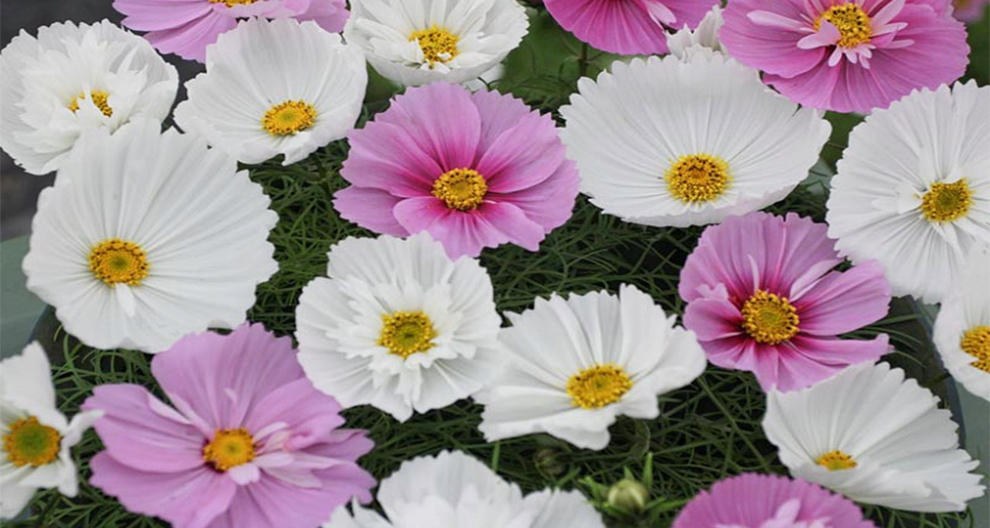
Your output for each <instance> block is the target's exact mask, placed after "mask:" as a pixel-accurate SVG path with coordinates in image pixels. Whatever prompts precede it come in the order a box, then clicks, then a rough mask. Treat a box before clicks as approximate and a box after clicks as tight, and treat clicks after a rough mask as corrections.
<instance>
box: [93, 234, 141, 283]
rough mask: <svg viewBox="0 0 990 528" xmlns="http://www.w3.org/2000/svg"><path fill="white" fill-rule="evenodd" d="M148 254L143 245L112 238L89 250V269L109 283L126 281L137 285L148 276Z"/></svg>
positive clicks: (98, 277)
mask: <svg viewBox="0 0 990 528" xmlns="http://www.w3.org/2000/svg"><path fill="white" fill-rule="evenodd" d="M148 267H149V264H148V256H147V254H146V253H145V252H144V250H143V249H141V246H139V245H137V244H135V243H134V242H128V241H126V240H121V239H119V238H110V239H107V240H104V241H103V242H100V243H99V244H96V245H95V246H93V249H91V250H90V251H89V270H90V271H92V272H93V275H95V276H96V278H97V279H100V280H102V281H103V282H104V283H106V284H109V285H111V286H112V285H114V284H119V283H124V284H127V285H128V286H137V285H139V284H141V281H142V280H144V278H145V277H147V276H148Z"/></svg>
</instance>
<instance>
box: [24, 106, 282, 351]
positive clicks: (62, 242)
mask: <svg viewBox="0 0 990 528" xmlns="http://www.w3.org/2000/svg"><path fill="white" fill-rule="evenodd" d="M268 205H269V200H268V197H267V196H265V194H264V193H263V192H262V189H261V186H260V185H258V184H256V183H253V182H251V180H249V179H248V173H247V171H241V172H237V163H236V162H235V161H234V159H233V158H230V157H229V156H227V155H226V154H224V153H222V152H220V151H218V150H213V149H210V150H208V149H207V147H206V143H204V142H203V141H202V139H200V138H197V137H193V136H189V135H183V134H179V133H178V132H176V131H175V130H174V129H173V130H169V131H167V132H165V134H162V133H161V125H159V124H158V122H155V121H148V120H140V121H135V122H133V123H131V124H128V125H125V126H123V127H121V129H120V130H118V131H117V132H116V133H115V134H113V135H112V136H111V135H109V134H107V133H93V134H88V135H87V136H86V137H83V138H82V139H81V140H80V144H79V148H77V149H75V150H74V151H73V152H72V155H71V156H70V157H69V159H68V160H67V161H66V163H65V164H63V166H62V169H61V170H59V173H58V177H57V178H56V180H55V186H54V187H50V188H48V189H45V190H44V191H42V194H41V197H40V198H39V199H38V213H37V214H36V215H35V217H34V223H33V224H32V234H31V241H30V246H31V249H30V251H29V252H28V254H27V256H26V257H25V258H24V273H25V274H26V275H27V287H28V289H29V290H31V291H32V292H34V293H35V294H36V295H38V296H39V297H41V299H42V300H44V301H45V302H47V303H48V304H50V305H52V306H54V307H55V309H56V316H57V317H58V319H59V321H61V322H62V324H63V326H65V329H66V331H68V332H69V333H70V334H72V335H74V336H76V337H78V338H79V339H80V340H81V341H82V342H84V343H86V344H87V345H90V346H93V347H97V348H104V349H106V348H116V347H123V348H133V349H138V350H143V351H145V352H152V353H154V352H160V351H163V350H165V349H167V348H168V347H169V346H171V345H172V344H173V343H174V342H175V341H176V340H178V339H179V338H180V337H182V336H184V335H186V334H191V333H198V332H203V331H205V330H206V329H207V328H208V327H214V328H236V327H237V326H238V325H240V324H241V323H243V322H244V320H245V315H246V312H247V309H248V308H250V307H251V306H252V305H253V304H254V292H255V287H256V286H257V285H258V284H259V283H261V282H264V281H266V280H268V278H269V277H271V275H272V274H273V273H275V271H276V269H277V268H278V265H277V263H276V262H275V260H274V259H273V258H272V254H273V253H274V247H273V246H272V245H271V244H269V243H268V240H267V238H268V233H269V231H270V230H271V229H272V227H274V226H275V222H276V221H277V220H278V217H277V216H276V215H275V213H274V212H272V211H270V210H268Z"/></svg>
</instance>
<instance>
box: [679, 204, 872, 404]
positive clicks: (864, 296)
mask: <svg viewBox="0 0 990 528" xmlns="http://www.w3.org/2000/svg"><path fill="white" fill-rule="evenodd" d="M827 228H828V226H826V225H825V224H817V223H815V222H813V221H811V220H810V219H808V218H802V217H799V216H798V215H796V214H794V213H790V214H788V215H787V217H786V218H781V217H778V216H773V215H770V214H766V213H759V212H757V213H750V214H748V215H746V216H735V217H731V218H728V219H726V220H725V221H724V222H722V224H720V225H716V226H712V227H709V228H708V229H706V230H705V232H704V233H703V234H702V235H701V239H700V240H699V241H698V247H697V248H695V250H694V251H693V252H692V253H691V255H690V256H688V259H687V262H685V263H684V269H683V270H682V271H681V282H680V285H679V286H678V288H679V290H680V294H681V298H682V299H684V301H686V302H687V303H688V305H687V308H686V310H685V312H684V326H685V327H686V328H688V329H690V330H693V331H694V333H695V334H696V335H697V336H698V341H699V342H701V346H702V348H704V349H705V352H706V353H707V354H708V360H709V361H711V362H712V363H714V364H715V365H718V366H720V367H723V368H729V369H736V370H748V371H752V372H753V373H754V374H756V378H757V380H759V382H760V386H762V387H763V389H764V390H769V389H770V388H772V387H774V386H776V387H777V389H778V390H781V391H790V390H795V389H800V388H803V387H807V386H809V385H811V384H813V383H815V382H817V381H820V380H823V379H825V378H828V377H831V376H832V375H833V374H835V373H837V372H839V371H840V370H842V369H843V368H845V367H846V366H848V365H852V364H855V363H860V362H864V361H875V360H876V359H878V358H879V357H880V356H882V355H884V354H886V353H887V352H888V351H889V345H888V337H887V335H885V334H881V335H879V336H877V337H876V338H875V339H873V340H869V341H862V340H855V339H839V338H838V337H836V336H838V335H840V334H845V333H848V332H852V331H854V330H857V329H859V328H862V327H863V326H866V325H868V324H870V323H873V322H875V321H877V320H879V319H880V318H882V317H884V316H885V315H886V314H887V310H888V306H889V304H890V284H889V283H888V282H887V280H886V279H885V278H884V276H883V268H882V267H881V266H880V264H879V263H877V262H876V261H872V260H871V261H867V262H864V263H862V264H860V265H858V266H855V267H853V268H852V269H850V270H849V271H846V272H844V273H841V272H838V271H830V270H832V268H834V267H836V266H837V265H839V264H840V263H841V262H842V259H841V258H839V256H838V254H837V253H836V251H835V246H834V241H833V240H831V239H829V238H828V236H827V235H826V229H827Z"/></svg>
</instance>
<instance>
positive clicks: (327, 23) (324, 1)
mask: <svg viewBox="0 0 990 528" xmlns="http://www.w3.org/2000/svg"><path fill="white" fill-rule="evenodd" d="M350 14H351V12H350V11H348V10H347V5H346V3H345V2H344V1H343V0H313V1H312V2H310V3H309V9H307V10H306V11H305V12H304V13H302V14H301V15H297V16H296V17H295V19H296V20H299V21H304V20H313V21H315V22H316V23H317V24H319V26H320V27H321V28H323V29H325V30H327V31H329V32H330V33H339V32H341V31H343V30H344V25H345V24H346V23H347V18H348V17H349V16H350Z"/></svg>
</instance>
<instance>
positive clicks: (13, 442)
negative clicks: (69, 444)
mask: <svg viewBox="0 0 990 528" xmlns="http://www.w3.org/2000/svg"><path fill="white" fill-rule="evenodd" d="M61 445H62V435H61V434H59V432H58V431H57V430H55V429H54V428H52V427H48V426H47V425H44V424H42V423H40V422H38V419H37V418H35V417H34V416H29V417H27V418H21V419H20V420H17V421H15V422H14V423H12V424H10V428H9V431H8V432H7V434H5V435H3V450H4V452H5V453H7V460H8V461H10V463H11V464H13V465H14V466H16V467H22V466H33V467H39V466H44V465H48V464H51V463H52V462H54V461H55V460H56V459H57V458H58V452H59V448H60V447H61Z"/></svg>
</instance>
